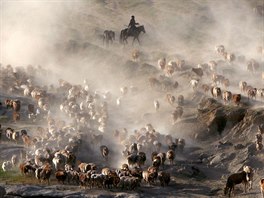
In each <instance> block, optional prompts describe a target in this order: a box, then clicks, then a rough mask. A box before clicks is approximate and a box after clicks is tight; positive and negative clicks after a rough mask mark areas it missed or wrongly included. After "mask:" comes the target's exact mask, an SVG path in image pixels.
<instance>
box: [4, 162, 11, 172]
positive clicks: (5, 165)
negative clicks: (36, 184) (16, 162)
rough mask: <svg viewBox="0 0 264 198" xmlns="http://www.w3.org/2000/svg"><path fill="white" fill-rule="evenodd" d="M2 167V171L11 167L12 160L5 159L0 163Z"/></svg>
mask: <svg viewBox="0 0 264 198" xmlns="http://www.w3.org/2000/svg"><path fill="white" fill-rule="evenodd" d="M2 169H3V171H4V172H7V171H9V170H11V169H12V162H11V161H5V162H3V164H2Z"/></svg>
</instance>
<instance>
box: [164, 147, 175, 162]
mask: <svg viewBox="0 0 264 198" xmlns="http://www.w3.org/2000/svg"><path fill="white" fill-rule="evenodd" d="M166 157H167V159H168V160H169V161H170V164H171V165H172V164H173V161H174V158H175V152H174V151H173V150H168V151H167V153H166Z"/></svg>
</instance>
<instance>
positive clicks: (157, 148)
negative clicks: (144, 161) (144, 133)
mask: <svg viewBox="0 0 264 198" xmlns="http://www.w3.org/2000/svg"><path fill="white" fill-rule="evenodd" d="M153 145H154V148H155V150H156V151H157V152H160V149H161V146H162V144H161V143H160V142H159V141H157V140H155V141H154V142H153Z"/></svg>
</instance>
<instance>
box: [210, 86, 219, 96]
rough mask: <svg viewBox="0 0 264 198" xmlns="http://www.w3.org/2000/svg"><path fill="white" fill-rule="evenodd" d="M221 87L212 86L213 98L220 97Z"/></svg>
mask: <svg viewBox="0 0 264 198" xmlns="http://www.w3.org/2000/svg"><path fill="white" fill-rule="evenodd" d="M221 93H222V92H221V89H220V87H212V88H211V94H212V96H213V97H214V98H219V97H221Z"/></svg>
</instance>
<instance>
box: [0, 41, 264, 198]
mask: <svg viewBox="0 0 264 198" xmlns="http://www.w3.org/2000/svg"><path fill="white" fill-rule="evenodd" d="M215 49H216V53H217V54H218V55H219V57H220V58H221V60H220V61H209V62H208V63H204V64H198V66H197V67H195V68H191V69H190V70H188V72H189V73H188V75H187V78H188V80H189V87H190V88H189V89H190V91H191V92H197V91H201V92H204V94H205V95H206V94H208V93H207V92H208V91H210V92H211V94H212V97H214V98H216V99H218V100H219V101H221V100H223V101H224V102H223V103H224V104H225V105H227V104H229V105H231V102H232V101H233V103H234V104H235V105H240V102H241V98H242V96H241V95H243V94H245V95H246V96H248V98H249V99H252V100H253V99H256V97H257V96H258V95H259V96H260V97H261V98H262V97H264V89H257V88H255V87H254V86H251V85H249V84H248V83H247V82H246V81H241V82H238V83H237V85H236V86H239V88H240V90H239V91H238V92H237V93H231V91H228V90H227V89H228V88H229V87H230V86H234V84H232V83H233V82H232V81H230V80H229V79H228V78H226V77H225V76H224V75H222V74H219V73H218V71H219V69H218V67H219V66H221V64H223V63H224V64H227V65H229V66H230V67H232V64H233V63H234V62H236V61H239V62H240V63H245V65H246V67H247V70H248V71H250V72H251V73H253V75H255V74H257V73H260V68H261V63H260V62H258V61H257V60H255V59H249V60H246V58H245V57H242V56H240V57H236V56H235V54H233V53H228V52H226V49H225V47H224V46H223V45H219V46H216V48H215ZM258 53H259V54H260V56H262V55H263V54H264V49H262V47H259V48H258ZM139 56H140V53H139V51H134V52H133V54H132V57H133V59H134V60H135V61H136V60H137V59H138V57H139ZM185 66H186V64H185V61H184V60H180V59H177V60H174V61H168V62H167V61H166V58H161V59H160V60H158V64H157V69H158V70H159V74H158V75H157V76H152V77H148V79H147V81H148V83H149V88H150V90H151V91H156V92H157V91H158V92H160V93H161V94H164V92H165V93H166V94H165V98H166V101H167V104H168V105H170V106H171V107H172V109H173V110H172V112H171V114H170V115H171V119H172V124H173V125H174V124H177V121H178V120H179V119H180V118H181V117H182V115H183V114H184V106H185V100H184V96H183V95H182V94H181V95H179V96H178V98H177V99H176V97H175V95H174V94H173V93H176V92H177V88H178V87H179V82H178V81H176V80H175V79H176V75H177V74H178V73H180V72H182V71H184V72H186V70H184V67H185ZM0 75H1V78H0V85H1V87H0V89H1V90H2V91H3V90H5V91H6V92H8V93H9V95H12V96H13V97H12V98H6V99H5V100H4V101H2V102H1V103H0V112H2V116H9V115H11V113H12V120H13V122H14V125H15V126H16V123H19V122H28V121H30V122H31V123H34V124H35V125H38V124H39V126H36V128H35V129H34V130H35V131H34V132H33V131H30V130H26V129H22V130H19V131H18V129H15V128H12V127H8V126H6V128H4V127H3V123H1V124H2V125H0V141H1V143H4V142H8V141H9V142H14V143H23V144H24V147H25V152H24V151H23V152H21V154H20V155H18V154H15V155H13V156H12V157H11V159H10V160H7V161H4V162H3V163H2V169H3V171H5V172H6V171H9V170H13V169H14V167H19V169H20V171H21V173H22V174H23V175H25V176H28V177H30V176H32V175H34V176H35V177H36V178H37V179H38V180H39V181H40V182H42V181H47V183H48V184H49V183H50V178H51V177H54V175H55V178H56V179H57V180H58V182H62V183H65V182H68V183H70V184H75V185H80V186H83V187H89V188H95V187H96V188H119V189H125V190H134V189H136V188H138V187H139V186H140V184H141V182H142V180H143V181H144V182H146V183H148V184H150V185H154V184H156V183H157V180H158V181H159V183H160V185H161V186H166V185H169V183H170V182H171V175H170V172H169V171H168V170H166V168H167V167H168V166H173V165H174V164H175V157H176V154H177V153H180V152H184V147H185V140H184V139H183V138H175V137H173V136H172V135H168V134H162V133H159V132H158V131H157V130H155V128H154V127H153V126H152V125H151V124H147V125H146V126H143V127H142V128H140V129H136V130H134V132H133V133H132V134H130V133H129V132H128V130H127V129H126V128H123V129H116V130H114V131H113V133H106V131H107V130H108V125H109V114H111V112H109V106H115V107H116V108H118V107H119V106H120V104H121V103H122V99H123V98H125V97H128V96H129V95H128V93H129V92H131V93H133V92H140V90H139V89H136V88H135V87H129V88H128V87H126V86H124V87H121V88H120V97H118V98H117V99H116V100H114V99H113V98H114V96H113V95H112V93H111V92H109V91H101V92H99V91H94V90H92V89H91V87H90V86H89V85H88V82H87V81H86V80H85V81H84V83H83V84H81V85H79V84H78V85H75V84H71V83H70V82H68V81H66V80H63V79H60V80H58V86H55V85H53V84H51V85H44V86H43V85H40V84H38V82H39V80H38V79H37V78H36V76H39V75H41V76H45V75H47V76H48V75H49V72H47V70H45V69H43V68H42V67H33V66H27V67H12V66H11V65H7V66H1V67H0ZM260 76H261V75H260ZM204 79H207V81H208V79H210V82H209V83H203V82H205V80H204ZM260 79H261V77H260ZM21 97H23V98H24V99H25V98H26V100H21ZM153 101H154V107H153V108H154V109H155V110H156V112H157V113H158V112H159V109H160V108H161V106H160V101H159V100H158V99H154V100H153ZM57 111H58V112H57ZM58 113H59V114H60V115H63V116H58V115H57V114H58ZM65 120H67V122H66V121H65ZM69 120H70V121H69ZM40 123H41V124H40ZM109 138H111V139H113V140H114V142H118V143H120V144H121V146H123V148H124V149H123V150H122V152H120V155H122V157H123V159H124V160H126V163H123V164H122V165H121V167H119V168H117V169H114V168H112V167H110V166H105V167H102V165H101V164H100V163H95V162H84V161H81V159H80V158H79V155H81V153H82V152H83V145H84V144H86V149H87V150H88V151H86V152H87V153H93V152H94V151H98V152H100V154H101V159H100V161H104V162H108V161H109V159H110V158H111V157H112V156H111V154H112V155H113V152H114V151H113V150H111V147H109V145H107V141H106V140H107V139H109ZM261 141H262V139H261ZM258 142H260V141H259V140H258ZM103 143H106V144H103ZM87 145H88V146H87ZM119 146H120V145H119ZM89 151H91V152H89ZM115 168H116V167H115ZM253 172H254V171H253V169H252V168H251V167H249V166H244V169H243V171H242V172H240V173H235V174H232V175H230V176H229V177H228V179H227V183H226V188H225V193H226V194H229V196H230V194H231V193H232V192H233V191H234V186H235V185H236V184H240V183H244V184H245V191H246V190H247V189H248V188H249V189H250V188H252V181H253V180H252V178H253ZM261 185H262V188H261V189H264V179H263V180H261Z"/></svg>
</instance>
